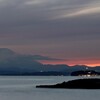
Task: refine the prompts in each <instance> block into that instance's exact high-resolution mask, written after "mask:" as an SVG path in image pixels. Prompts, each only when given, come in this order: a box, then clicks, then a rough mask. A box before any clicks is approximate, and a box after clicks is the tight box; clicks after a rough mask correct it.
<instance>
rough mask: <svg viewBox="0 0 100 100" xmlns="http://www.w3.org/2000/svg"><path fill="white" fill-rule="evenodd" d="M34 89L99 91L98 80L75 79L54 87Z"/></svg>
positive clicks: (47, 86) (99, 82)
mask: <svg viewBox="0 0 100 100" xmlns="http://www.w3.org/2000/svg"><path fill="white" fill-rule="evenodd" d="M36 88H62V89H100V78H85V79H76V80H71V81H68V82H63V83H58V84H55V85H39V86H36Z"/></svg>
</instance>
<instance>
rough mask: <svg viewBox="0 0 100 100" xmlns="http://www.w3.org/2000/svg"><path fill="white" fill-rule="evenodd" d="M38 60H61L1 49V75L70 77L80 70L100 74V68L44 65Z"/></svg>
mask: <svg viewBox="0 0 100 100" xmlns="http://www.w3.org/2000/svg"><path fill="white" fill-rule="evenodd" d="M38 60H60V59H56V58H50V57H45V56H41V55H22V54H18V53H16V52H14V51H12V50H10V49H8V48H0V75H70V73H71V72H73V71H78V70H86V69H87V68H88V69H89V70H95V71H97V72H100V66H97V67H90V66H85V65H75V66H68V65H49V64H48V65H44V64H42V63H40V62H38Z"/></svg>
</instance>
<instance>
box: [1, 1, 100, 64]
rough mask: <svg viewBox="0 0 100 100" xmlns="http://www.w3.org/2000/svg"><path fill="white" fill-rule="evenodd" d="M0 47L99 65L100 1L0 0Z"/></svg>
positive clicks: (76, 62)
mask: <svg viewBox="0 0 100 100" xmlns="http://www.w3.org/2000/svg"><path fill="white" fill-rule="evenodd" d="M0 48H9V49H12V50H14V51H16V52H18V53H21V54H33V55H37V54H38V55H43V56H48V57H52V58H59V59H61V60H58V61H57V60H54V61H53V60H51V61H41V62H42V63H44V64H45V63H46V64H47V63H52V64H68V65H76V64H85V65H91V66H96V65H100V0H0Z"/></svg>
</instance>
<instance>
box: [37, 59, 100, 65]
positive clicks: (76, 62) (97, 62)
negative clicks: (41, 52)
mask: <svg viewBox="0 0 100 100" xmlns="http://www.w3.org/2000/svg"><path fill="white" fill-rule="evenodd" d="M39 62H40V63H42V64H52V65H56V64H66V65H69V66H74V65H86V66H91V67H95V66H100V60H73V61H70V60H69V61H67V60H64V61H63V60H59V61H58V60H55V61H49V60H41V61H39Z"/></svg>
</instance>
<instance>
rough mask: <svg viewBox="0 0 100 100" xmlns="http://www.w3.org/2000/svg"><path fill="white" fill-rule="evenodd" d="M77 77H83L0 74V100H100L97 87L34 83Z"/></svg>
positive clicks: (59, 81) (48, 82)
mask: <svg viewBox="0 0 100 100" xmlns="http://www.w3.org/2000/svg"><path fill="white" fill-rule="evenodd" d="M79 78H84V77H72V76H0V100H100V90H99V89H97V90H96V89H94V90H92V89H91V90H88V89H47V88H36V85H45V84H48V85H52V84H56V83H61V82H63V81H66V82H67V81H69V80H73V79H79ZM98 78H100V77H98Z"/></svg>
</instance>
